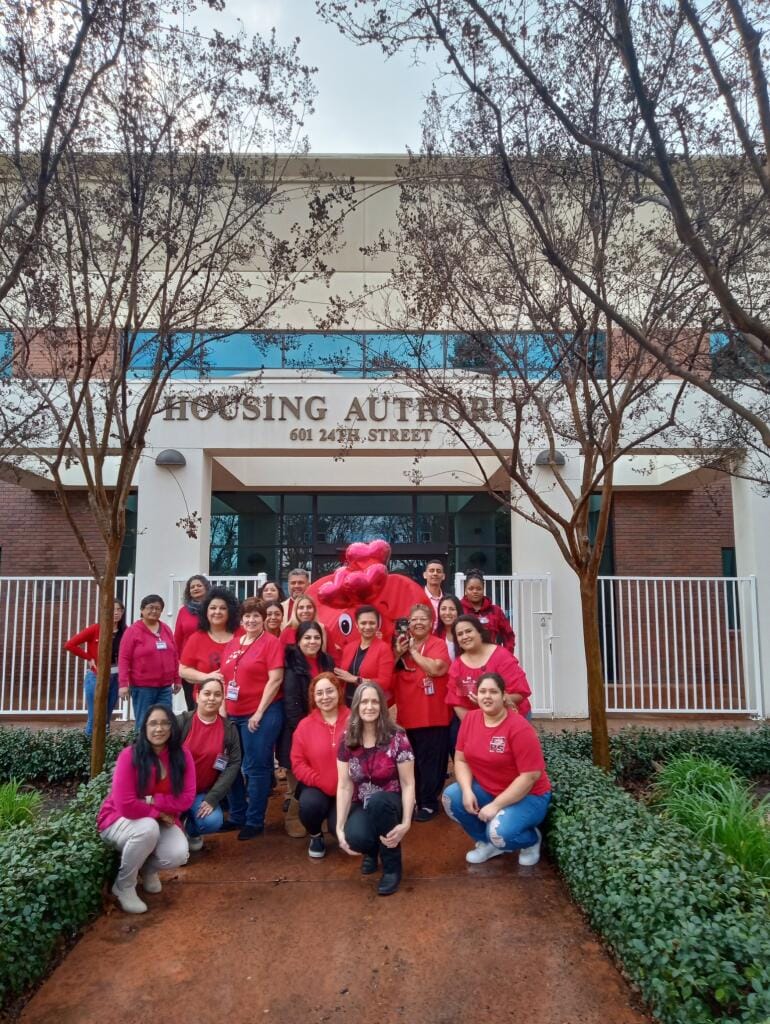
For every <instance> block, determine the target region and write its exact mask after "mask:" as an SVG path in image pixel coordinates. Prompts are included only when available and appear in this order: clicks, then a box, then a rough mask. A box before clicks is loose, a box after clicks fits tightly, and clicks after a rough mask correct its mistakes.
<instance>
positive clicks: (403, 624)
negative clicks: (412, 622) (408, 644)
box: [393, 619, 409, 636]
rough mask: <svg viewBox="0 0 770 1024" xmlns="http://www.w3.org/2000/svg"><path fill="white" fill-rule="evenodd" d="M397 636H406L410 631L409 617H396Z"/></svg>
mask: <svg viewBox="0 0 770 1024" xmlns="http://www.w3.org/2000/svg"><path fill="white" fill-rule="evenodd" d="M393 629H394V630H395V633H396V636H406V634H407V633H408V632H409V619H396V620H395V622H394V623H393Z"/></svg>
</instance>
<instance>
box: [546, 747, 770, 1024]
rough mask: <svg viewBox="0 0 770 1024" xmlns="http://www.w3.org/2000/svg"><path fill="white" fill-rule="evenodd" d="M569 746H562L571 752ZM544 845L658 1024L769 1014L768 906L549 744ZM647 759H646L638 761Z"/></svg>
mask: <svg viewBox="0 0 770 1024" xmlns="http://www.w3.org/2000/svg"><path fill="white" fill-rule="evenodd" d="M567 745H570V744H567ZM548 747H549V753H548V759H547V763H548V770H549V773H550V774H551V777H552V779H553V781H554V801H553V809H552V813H551V816H550V827H549V829H548V836H547V842H548V846H549V848H550V850H551V853H552V855H553V857H554V859H555V861H556V863H557V865H558V867H559V869H560V871H561V873H562V875H563V876H564V878H565V880H566V882H567V885H568V886H569V889H570V891H571V893H572V896H573V898H574V899H575V900H576V902H577V903H578V904H579V905H580V906H581V907H582V908H583V910H584V911H585V913H586V915H587V917H588V919H589V921H590V923H591V925H592V926H593V927H594V928H596V930H597V931H598V932H599V933H600V934H601V935H602V936H603V938H604V940H605V942H606V943H607V945H608V946H609V947H610V948H611V949H612V951H613V952H614V954H615V955H616V956H617V958H618V959H619V960H620V962H621V963H622V965H623V967H624V969H625V972H626V974H627V976H628V977H629V978H630V979H631V980H632V982H633V983H634V984H635V985H636V986H637V987H638V988H639V990H640V992H641V994H642V996H643V997H644V999H645V1000H646V1001H647V1003H648V1004H649V1006H650V1008H651V1009H652V1011H653V1013H654V1014H655V1016H656V1017H657V1018H658V1019H659V1020H660V1021H662V1022H663V1024H714V1022H720V1024H728V1022H730V1024H737V1022H742V1024H759V1022H761V1021H764V1020H765V1018H766V1017H768V1016H769V1015H770V932H769V931H768V928H767V921H768V915H769V914H770V900H768V897H767V894H766V893H765V892H764V890H762V889H759V890H758V889H757V886H756V884H755V882H754V881H753V880H752V878H751V876H749V875H747V873H746V872H745V871H744V870H743V869H742V868H740V867H739V866H738V865H737V864H734V863H732V862H731V861H730V860H729V859H728V858H727V857H725V855H724V854H722V853H721V852H720V851H719V850H717V849H715V848H714V847H708V846H705V845H702V844H701V843H699V842H698V841H697V840H694V838H693V836H692V834H691V833H690V832H688V831H687V830H685V829H684V828H682V827H681V826H679V825H677V824H675V823H672V822H668V821H665V820H663V819H661V818H660V817H658V816H656V815H655V814H653V813H652V812H651V811H650V810H649V809H648V808H647V807H645V806H644V805H643V804H640V803H638V802H637V801H635V800H634V799H633V798H632V797H631V796H629V795H628V794H627V793H625V792H623V791H622V790H620V789H619V788H618V787H617V786H616V785H615V784H614V782H613V780H612V779H611V778H610V777H609V776H607V775H606V774H605V773H604V772H602V771H600V770H599V769H597V768H594V767H593V766H592V765H590V764H588V763H587V762H586V760H585V759H584V758H575V757H572V756H569V755H568V754H565V753H564V751H563V750H562V749H560V747H559V743H558V742H556V743H549V744H548ZM645 756H647V755H645Z"/></svg>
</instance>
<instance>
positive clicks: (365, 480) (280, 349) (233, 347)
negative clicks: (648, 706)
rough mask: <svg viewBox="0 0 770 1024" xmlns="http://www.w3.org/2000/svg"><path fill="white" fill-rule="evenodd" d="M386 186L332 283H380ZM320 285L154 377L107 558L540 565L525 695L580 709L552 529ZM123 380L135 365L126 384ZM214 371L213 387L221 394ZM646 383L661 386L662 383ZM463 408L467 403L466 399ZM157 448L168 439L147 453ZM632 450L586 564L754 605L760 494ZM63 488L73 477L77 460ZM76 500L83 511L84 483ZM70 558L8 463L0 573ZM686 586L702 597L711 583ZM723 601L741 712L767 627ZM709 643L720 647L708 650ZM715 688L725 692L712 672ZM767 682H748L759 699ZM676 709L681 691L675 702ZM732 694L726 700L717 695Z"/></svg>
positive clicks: (213, 567)
mask: <svg viewBox="0 0 770 1024" xmlns="http://www.w3.org/2000/svg"><path fill="white" fill-rule="evenodd" d="M322 162H323V163H324V164H325V167H326V169H328V170H332V171H334V172H335V173H336V174H339V175H350V174H352V175H354V176H355V177H356V179H357V181H359V182H364V183H369V184H372V183H374V184H380V183H381V184H386V183H388V182H391V181H392V179H393V171H394V164H395V162H396V161H395V159H394V158H382V157H376V158H375V157H344V158H342V157H340V158H333V157H329V158H323V161H322ZM396 202H397V194H396V191H395V189H387V188H385V189H383V190H382V191H380V192H379V193H378V194H377V195H376V197H375V198H373V199H372V201H371V203H366V204H362V205H361V206H360V207H359V208H358V209H357V210H356V211H355V212H354V213H353V214H352V215H351V219H350V221H349V223H348V225H347V226H346V241H345V245H344V247H343V248H342V250H341V251H340V252H339V253H338V254H337V255H336V257H335V266H336V274H335V278H334V282H335V289H336V290H337V291H344V290H350V291H351V292H361V291H362V289H363V288H364V287H365V286H367V285H372V284H374V283H378V282H379V283H384V282H385V281H386V280H387V273H388V267H387V265H383V264H382V261H376V260H374V259H373V258H371V257H369V256H366V255H364V254H363V253H362V251H361V250H362V248H364V247H365V246H366V245H367V243H369V242H371V241H373V240H374V239H375V238H376V236H377V233H378V232H379V231H380V230H381V229H383V228H387V227H388V226H390V225H391V224H392V223H393V221H394V217H395V208H396V206H395V204H396ZM328 295H329V292H328V289H327V287H326V286H325V285H322V284H321V283H320V282H311V283H310V284H309V285H308V286H307V287H306V288H305V289H304V290H303V292H302V294H301V295H300V296H299V297H298V301H297V302H296V303H295V304H294V305H293V306H292V307H291V309H289V310H287V311H286V314H285V321H284V323H283V324H281V325H280V327H279V328H277V329H275V330H273V331H271V332H270V334H265V335H264V336H263V337H262V338H261V339H260V341H259V344H258V345H254V343H253V339H251V338H250V337H246V336H242V335H233V336H231V337H230V338H228V339H227V340H226V342H225V343H223V344H221V345H219V346H218V347H217V349H216V351H215V352H214V353H212V359H211V365H210V366H209V368H208V370H207V374H206V376H205V378H201V377H199V376H196V375H195V374H190V373H188V374H186V375H185V377H184V379H179V380H176V381H174V382H173V383H172V384H171V385H170V388H169V404H168V407H167V408H166V410H165V413H164V414H163V415H159V416H157V417H156V420H155V423H154V424H153V427H152V429H151V432H150V438H149V441H150V443H149V445H148V447H147V449H146V452H145V454H144V457H143V459H142V462H141V467H140V470H139V473H138V475H137V478H136V481H135V485H136V494H135V496H134V498H133V507H132V508H131V509H130V510H129V520H130V526H131V528H130V531H129V533H130V535H129V537H128V538H127V543H126V546H125V550H124V556H123V564H122V569H123V570H125V571H126V572H128V571H132V570H133V571H134V572H135V574H136V592H137V593H140V594H141V593H146V592H150V591H160V592H161V593H166V592H167V591H168V590H169V579H170V578H174V579H183V578H185V577H187V576H188V575H190V574H191V573H193V572H199V571H204V572H209V573H210V574H212V575H216V576H254V575H256V574H258V573H266V574H267V575H268V577H278V578H280V579H284V580H285V578H286V576H287V574H288V571H289V570H290V569H291V568H293V567H294V566H295V565H303V566H306V567H307V568H308V569H309V570H310V571H311V572H312V574H313V575H314V576H318V575H323V574H324V573H326V572H328V571H330V570H331V569H332V568H333V567H334V566H335V565H336V564H337V562H338V555H339V552H340V550H341V549H343V548H344V547H345V546H346V544H347V543H349V542H350V541H353V540H358V539H362V540H365V539H371V538H373V537H380V536H381V537H385V538H386V539H387V540H389V541H390V543H391V544H392V546H393V563H392V565H391V568H392V569H398V570H400V571H404V572H407V573H413V574H417V575H418V576H419V573H420V572H421V568H422V566H423V565H424V562H425V561H426V560H427V559H428V558H430V557H440V558H441V559H442V560H444V562H445V564H446V566H447V571H448V574H449V576H450V578H451V577H452V576H453V574H454V573H456V572H465V571H467V569H468V568H471V567H479V568H481V569H482V570H483V571H484V572H485V573H487V574H489V575H493V576H509V575H510V574H512V573H515V574H523V575H525V576H531V577H533V578H535V579H541V578H542V579H543V580H548V587H547V593H548V600H550V602H551V603H550V605H549V606H548V607H543V606H542V604H543V603H544V601H545V594H546V591H543V590H533V591H532V592H531V593H529V596H528V598H527V602H528V603H527V602H524V604H523V605H522V607H520V608H519V609H518V614H519V616H523V617H524V618H525V619H526V624H525V628H526V629H531V630H533V634H532V635H533V637H534V636H535V635H536V636H537V644H538V645H539V648H540V649H541V652H544V653H542V655H541V661H540V663H539V666H540V667H539V669H536V671H540V670H542V672H543V679H542V680H541V693H540V697H541V699H540V704H539V707H540V710H541V711H542V712H544V713H550V714H554V715H556V716H564V717H572V716H578V717H579V716H583V715H585V714H586V712H587V701H586V692H585V670H584V668H583V648H582V638H581V632H580V628H579V623H580V603H579V593H578V588H577V581H576V578H575V576H574V574H573V573H572V572H571V570H570V569H569V568H568V566H567V565H566V563H565V561H564V559H563V557H562V555H561V554H560V552H559V551H558V550H557V548H556V545H555V544H554V542H553V539H552V538H551V537H550V535H549V534H548V533H547V532H545V531H543V530H542V529H540V528H538V527H537V526H536V525H533V524H532V523H531V522H529V521H527V520H526V519H524V518H521V517H520V516H518V515H516V514H514V515H511V514H510V510H509V508H508V507H507V505H506V504H505V502H506V499H507V496H508V494H509V493H510V487H509V480H508V478H507V476H506V475H505V474H504V473H503V472H501V470H500V465H499V462H498V461H497V460H496V459H495V457H494V456H491V455H490V454H489V453H488V451H485V450H484V449H483V448H481V447H479V446H478V445H476V450H475V451H473V452H469V451H468V450H466V449H465V448H463V447H462V445H460V444H458V442H457V439H456V437H455V435H454V434H453V433H452V431H451V430H449V429H447V427H446V426H444V425H443V424H442V423H440V422H438V421H437V418H436V415H437V413H436V410H435V409H432V408H431V407H430V403H427V402H426V401H425V400H424V399H423V398H421V397H420V396H419V395H417V394H415V393H414V392H413V391H411V390H410V389H409V388H408V387H406V386H404V385H403V383H402V382H400V381H398V380H393V379H392V378H390V377H389V376H387V375H383V373H382V365H383V353H387V352H388V351H390V350H394V349H397V348H398V347H399V346H400V345H402V342H403V339H402V338H401V337H400V336H399V335H396V334H392V333H388V332H384V331H381V330H379V329H378V328H377V323H378V318H377V317H376V316H375V315H374V313H373V314H372V317H371V319H370V320H369V321H361V320H358V321H357V322H356V323H355V324H350V325H349V329H345V330H342V329H339V330H336V331H334V332H321V331H318V330H317V329H316V319H315V316H314V314H313V312H311V311H312V310H318V309H319V308H320V309H323V308H325V304H326V303H327V302H328ZM427 343H428V344H429V345H430V346H431V351H432V354H433V358H434V359H435V360H437V361H438V364H437V365H443V366H445V367H446V368H447V370H449V371H452V370H455V369H458V368H462V363H461V360H462V353H461V351H460V350H459V342H458V339H457V338H456V337H455V336H453V335H452V334H450V333H443V332H434V333H432V334H430V335H428V336H427ZM141 376H142V367H141V365H137V366H136V378H137V379H136V383H135V385H134V386H135V388H136V389H137V390H139V389H141V386H142V385H141ZM223 382H225V383H226V384H227V386H228V388H229V389H230V390H229V392H228V394H227V395H225V396H224V397H223V394H222V386H223ZM660 386H661V389H663V390H665V389H666V388H667V387H673V385H671V384H669V383H667V382H665V381H663V382H661V385H660ZM479 400H480V401H483V396H481V398H480V399H479ZM479 409H480V410H481V411H480V414H482V413H483V405H480V406H479ZM543 446H545V439H544V438H542V439H541V440H540V443H535V444H533V445H532V447H531V452H530V456H531V462H532V465H533V466H536V464H537V456H538V454H539V451H540V450H541V448H542V447H543ZM167 452H171V453H178V454H172V456H171V458H170V459H169V458H168V457H167V458H165V459H164V458H161V459H159V458H158V456H160V454H161V453H167ZM563 454H564V456H565V465H564V467H563V468H562V469H560V472H561V473H562V474H563V475H564V478H565V479H577V477H578V475H579V472H580V466H579V462H578V460H577V459H576V458H575V454H574V452H573V451H571V450H570V449H569V448H568V447H565V449H564V452H563ZM179 456H181V458H180V457H179ZM641 461H642V457H641V456H639V457H638V458H637V459H636V462H635V456H629V457H627V458H626V459H625V460H623V461H622V463H621V464H620V465H619V466H618V468H617V473H616V479H615V492H614V495H613V507H612V519H611V536H610V540H609V543H608V545H607V548H606V551H605V562H604V570H603V571H604V573H605V574H606V575H607V576H623V577H677V576H681V577H714V578H718V577H734V576H736V575H740V576H754V575H755V576H756V577H757V581H758V583H757V587H756V593H757V595H758V601H759V607H760V608H770V545H768V544H767V542H766V539H765V536H766V524H767V522H768V519H769V517H768V511H769V510H770V502H768V500H767V499H765V498H764V497H762V496H761V495H760V494H758V493H754V491H752V489H751V487H750V486H749V485H747V484H746V483H744V482H742V481H740V480H736V479H733V480H730V479H727V478H725V477H721V478H720V477H719V476H718V475H716V474H714V473H708V474H707V473H704V472H701V471H697V470H693V469H692V466H691V465H690V464H689V463H688V462H687V461H686V460H684V459H682V458H680V457H679V455H678V454H677V453H676V452H671V453H666V452H661V451H655V452H653V453H652V454H648V453H645V455H644V462H645V470H644V472H642V471H641V468H640V463H641ZM535 472H536V477H535V479H536V480H537V481H538V486H543V487H550V486H553V473H554V468H553V466H551V465H548V464H546V465H543V466H542V467H538V468H536V470H535ZM484 473H486V475H487V477H488V478H489V479H490V481H491V491H492V492H495V491H497V492H498V493H500V494H501V495H502V497H503V504H502V505H501V504H500V502H498V501H496V500H495V497H494V493H490V486H487V484H485V482H484ZM72 486H73V488H74V489H77V488H78V486H79V484H78V480H77V475H76V474H75V475H73V483H72ZM80 487H81V489H82V481H81V483H80ZM82 508H83V519H84V522H86V523H87V522H88V515H89V513H88V509H87V504H86V501H85V495H84V498H83V504H82ZM191 513H193V514H194V515H195V516H196V517H197V516H199V517H200V524H199V528H198V529H197V531H195V534H196V535H195V536H190V535H189V533H188V532H185V530H184V529H182V528H180V527H178V526H176V525H175V524H176V523H177V522H178V521H181V520H184V519H185V518H186V517H189V516H190V514H191ZM84 572H85V563H84V560H83V558H82V555H80V553H79V551H78V549H77V547H76V545H75V542H74V541H73V540H72V538H71V536H70V534H69V531H68V528H67V525H66V523H65V522H64V521H63V519H62V516H61V514H60V512H59V511H58V509H57V503H56V499H55V495H54V494H53V493H52V492H51V489H50V482H48V481H46V480H45V479H44V477H42V476H41V475H36V474H35V473H34V472H31V471H29V470H27V471H25V473H24V475H23V479H22V483H21V484H19V483H12V482H3V483H0V574H2V575H4V576H27V575H30V576H33V575H50V576H55V575H79V574H82V573H84ZM752 586H753V584H752ZM747 592H748V591H747ZM721 593H722V591H720V594H721ZM725 593H727V592H726V591H725ZM725 599H726V598H725ZM522 600H523V599H522ZM613 600H615V599H613ZM705 600H706V604H705V606H706V608H707V610H708V609H711V608H712V607H713V608H716V606H715V604H714V602H715V601H716V602H717V604H719V602H720V601H721V600H722V598H721V597H714V596H713V595H712V596H710V597H708V598H706V599H705ZM730 600H731V601H732V604H733V612H732V618H731V616H730V615H728V614H725V615H724V616H723V619H724V623H723V628H724V629H725V630H726V633H725V636H726V637H727V639H726V640H725V650H727V648H728V647H730V645H734V655H735V657H737V656H738V653H739V649H740V650H742V651H743V653H744V654H745V655H746V657H747V658H748V657H749V654H750V655H751V659H753V660H752V662H751V668H750V670H749V668H748V667H746V668H745V672H746V674H747V676H748V675H750V676H751V679H750V680H747V685H748V687H749V689H752V688H753V691H754V697H753V698H752V701H753V703H752V706H751V710H754V711H758V710H760V708H761V706H762V705H761V696H760V689H761V687H760V682H759V680H760V669H761V677H762V678H764V680H765V688H766V690H767V688H768V687H770V634H766V635H762V636H759V635H755V631H751V630H749V623H748V620H749V619H751V615H750V614H749V612H748V605H747V606H746V608H747V610H746V611H744V613H743V619H742V629H743V634H744V635H743V637H742V638H737V636H736V628H737V627H736V612H735V607H734V605H735V602H736V601H737V602H738V603H739V604H740V605H741V608H743V603H742V602H743V601H744V598H743V596H741V595H739V594H738V592H737V591H736V592H735V593H734V594H733V596H732V598H730ZM746 600H749V599H748V598H746ZM677 601H680V598H677ZM538 605H540V606H539V607H538ZM676 607H677V609H679V608H680V605H679V604H677V605H676ZM693 607H694V606H693V605H692V598H691V599H690V604H689V605H688V610H687V612H686V613H685V612H684V610H683V606H682V614H687V615H692V608H693ZM701 607H703V601H702V600H701ZM604 614H605V615H607V611H606V608H605V612H604ZM678 614H679V612H678V611H677V614H676V615H675V618H676V617H677V616H678ZM714 614H715V615H716V611H715V613H714ZM628 615H630V619H629V622H630V623H633V622H635V623H636V625H635V626H634V629H635V632H636V633H637V634H638V639H640V640H641V641H643V640H644V638H645V630H646V629H647V627H648V625H649V623H650V621H651V613H650V612H649V610H647V611H643V602H642V599H641V598H639V599H635V600H634V601H633V602H632V607H629V610H628ZM634 616H635V618H634ZM728 620H729V621H728ZM519 628H520V631H521V630H522V625H521V624H520V627H519ZM629 628H630V626H629ZM672 628H673V627H672ZM705 628H706V627H704V629H705ZM703 631H704V630H703V629H702V630H701V633H702V632H703ZM689 632H690V630H688V629H684V630H683V635H682V637H681V638H680V640H679V641H677V642H678V643H680V644H685V645H686V643H687V642H691V641H688V640H687V637H686V636H685V634H688V635H689ZM749 633H750V634H751V635H750V636H749ZM699 635H700V634H699ZM618 637H619V633H618V630H617V629H615V633H614V634H613V637H612V640H611V645H612V646H613V648H614V647H615V646H616V644H620V640H619V638H618ZM730 637H732V639H730ZM534 644H535V640H534V639H532V640H530V646H533V645H534ZM605 657H606V661H607V663H608V665H610V664H611V666H612V667H611V670H610V669H608V672H609V674H610V675H611V676H613V678H616V677H617V676H618V675H619V674H620V673H621V670H622V669H624V668H629V666H630V669H629V670H633V669H634V665H635V660H634V659H635V658H636V659H637V660H638V657H637V655H634V656H632V655H631V654H630V653H629V651H627V650H626V649H625V646H624V649H623V651H620V649H619V648H618V650H617V652H616V653H615V654H614V655H609V654H605ZM666 657H668V655H666ZM720 659H722V660H724V656H723V653H720V655H719V658H718V659H716V656H715V658H713V659H712V661H714V660H720ZM757 659H759V660H757ZM546 660H547V667H546ZM696 660H697V659H696ZM749 660H750V659H749ZM706 661H708V659H707V658H705V660H704V659H701V662H702V663H703V664H705V662H706ZM720 664H721V662H720ZM747 665H748V661H747ZM546 675H547V676H548V680H547V681H546V679H545V676H546ZM644 685H645V684H644V683H640V682H638V681H637V680H633V681H632V682H631V684H630V689H631V691H633V690H635V689H636V690H639V689H640V686H641V690H643V689H644ZM730 686H732V683H730ZM724 688H725V689H729V687H728V686H727V684H725V687H724ZM717 689H719V686H718V687H717ZM769 696H770V693H765V695H764V706H768V704H770V700H768V697H769ZM730 700H732V696H730ZM736 700H737V698H736ZM695 706H696V703H695V702H694V703H692V704H689V703H687V700H686V701H685V706H684V707H681V708H680V709H681V710H688V709H689V708H690V707H695ZM723 706H724V707H725V708H726V710H730V708H728V707H726V705H723ZM742 706H743V705H741V704H740V703H736V709H739V708H741V707H742Z"/></svg>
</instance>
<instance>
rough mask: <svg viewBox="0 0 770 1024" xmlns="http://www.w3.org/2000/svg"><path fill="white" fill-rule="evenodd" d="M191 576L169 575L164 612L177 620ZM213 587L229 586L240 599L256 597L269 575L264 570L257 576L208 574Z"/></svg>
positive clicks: (173, 619)
mask: <svg viewBox="0 0 770 1024" xmlns="http://www.w3.org/2000/svg"><path fill="white" fill-rule="evenodd" d="M189 578H190V577H189V576H174V575H171V576H169V580H168V600H167V601H166V607H165V608H164V614H165V615H166V616H167V617H168V618H169V619H171V620H172V621H174V622H175V621H176V614H177V612H178V611H179V609H180V608H181V606H182V603H183V595H184V588H185V584H186V583H187V581H188V579H189ZM206 578H207V579H208V581H209V583H211V585H212V587H228V588H229V589H230V590H232V591H233V593H234V594H235V595H236V596H237V598H238V600H239V601H245V600H246V598H247V597H254V596H255V595H256V593H257V591H258V590H259V588H260V587H262V586H264V584H265V583H267V575H266V574H265V573H263V572H261V573H259V574H258V575H256V576H207V577H206Z"/></svg>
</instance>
